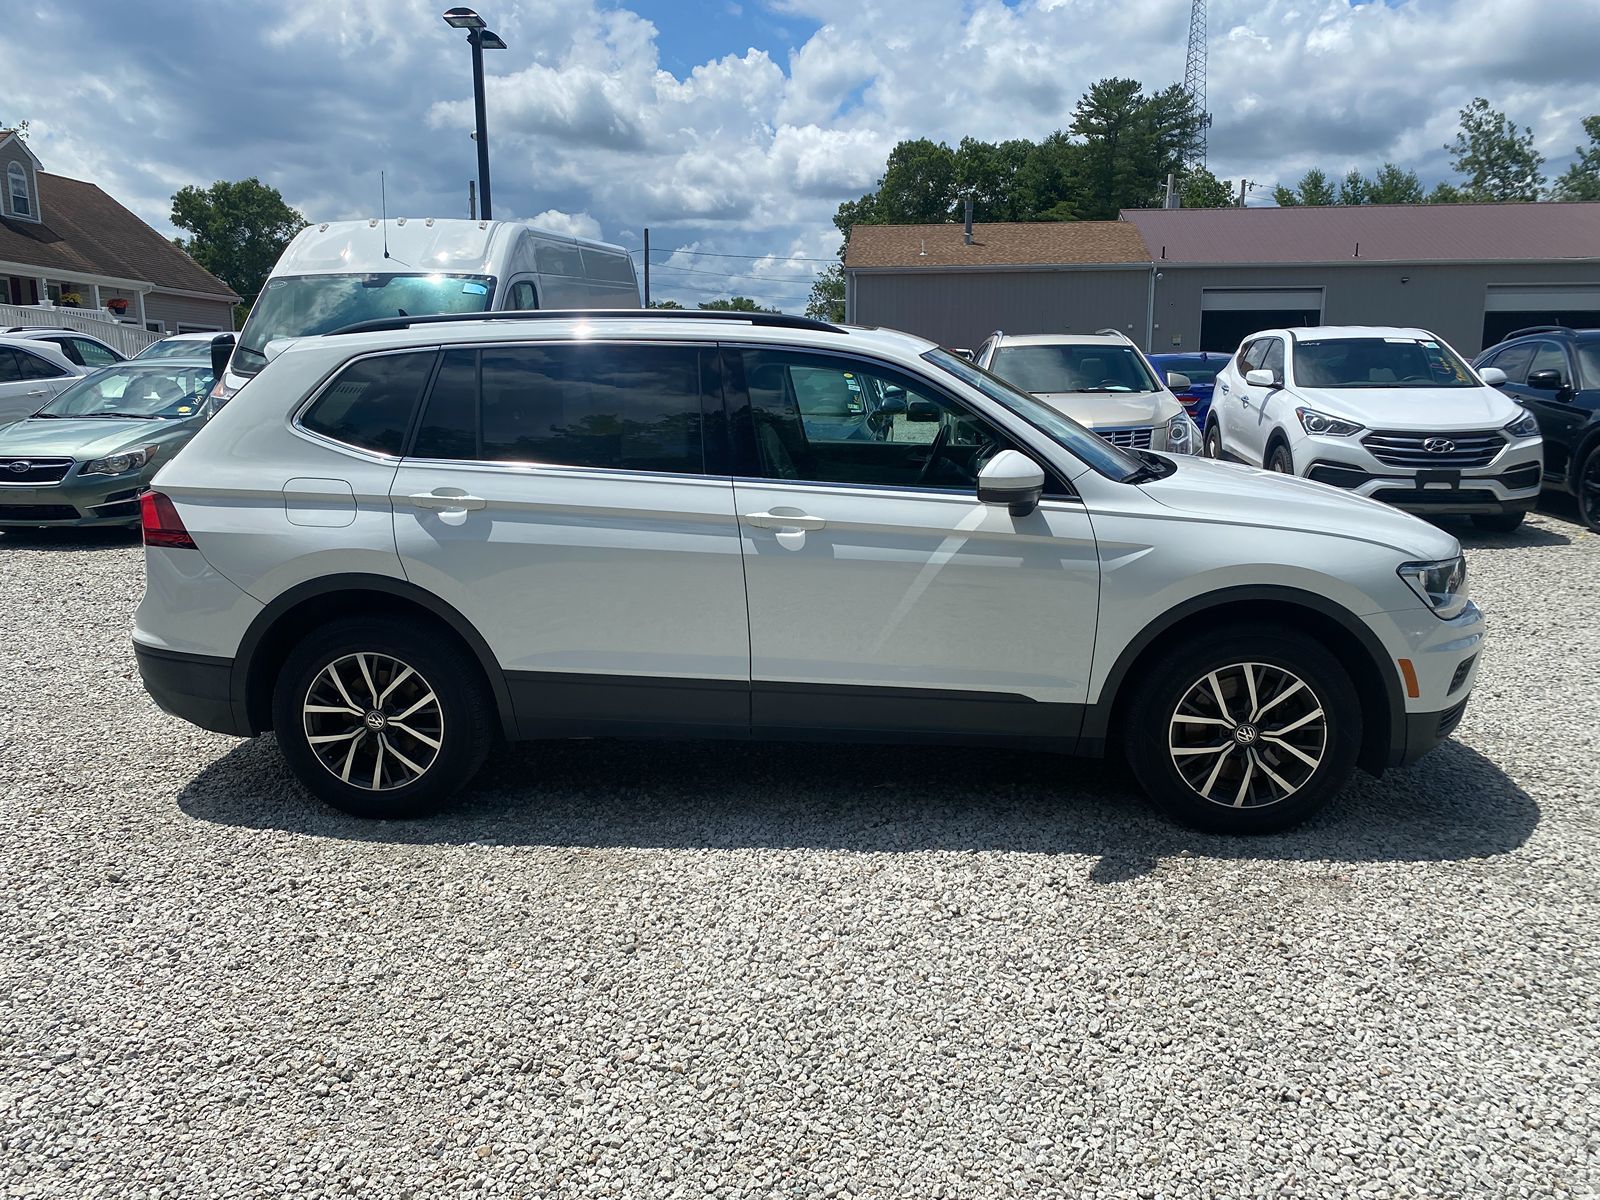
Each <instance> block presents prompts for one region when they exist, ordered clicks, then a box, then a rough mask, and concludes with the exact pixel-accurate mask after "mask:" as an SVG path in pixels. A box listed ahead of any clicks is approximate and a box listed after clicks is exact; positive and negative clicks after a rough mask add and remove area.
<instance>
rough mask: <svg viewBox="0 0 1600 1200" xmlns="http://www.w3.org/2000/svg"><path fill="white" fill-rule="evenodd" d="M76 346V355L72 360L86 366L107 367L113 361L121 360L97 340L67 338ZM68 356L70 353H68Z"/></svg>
mask: <svg viewBox="0 0 1600 1200" xmlns="http://www.w3.org/2000/svg"><path fill="white" fill-rule="evenodd" d="M68 340H69V341H71V342H72V344H73V345H74V346H75V347H76V348H77V351H78V357H77V358H75V359H73V361H74V362H82V363H83V364H84V366H86V367H109V366H111V365H112V364H113V363H117V362H121V361H122V360H121V359H119V358H118V357H117V356H116V355H115V354H113V353H111V351H109V350H107V349H106V348H105V347H104V346H102V345H101V344H100V343H99V342H91V341H90V340H89V339H88V338H70V339H68ZM68 357H69V358H70V357H71V355H68Z"/></svg>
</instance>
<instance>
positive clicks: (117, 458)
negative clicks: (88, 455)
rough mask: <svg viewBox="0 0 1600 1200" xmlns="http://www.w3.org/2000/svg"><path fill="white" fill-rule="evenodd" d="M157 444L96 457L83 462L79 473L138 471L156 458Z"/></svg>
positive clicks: (124, 472)
mask: <svg viewBox="0 0 1600 1200" xmlns="http://www.w3.org/2000/svg"><path fill="white" fill-rule="evenodd" d="M156 449H157V447H155V446H146V447H145V448H144V449H142V450H129V451H128V452H127V453H126V454H113V455H112V456H111V457H110V458H96V459H92V460H91V461H89V462H86V463H84V464H83V470H81V471H79V472H78V474H79V475H126V474H127V473H128V472H129V471H137V470H140V469H141V468H143V467H144V466H145V465H146V464H148V463H150V462H151V461H153V460H154V459H155V456H156Z"/></svg>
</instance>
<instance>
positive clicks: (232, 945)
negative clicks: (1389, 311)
mask: <svg viewBox="0 0 1600 1200" xmlns="http://www.w3.org/2000/svg"><path fill="white" fill-rule="evenodd" d="M1457 532H1458V533H1460V534H1461V536H1462V537H1463V540H1464V541H1465V542H1467V544H1468V545H1469V547H1470V550H1469V553H1470V555H1471V560H1472V569H1473V571H1474V572H1475V577H1476V583H1475V591H1476V594H1477V596H1478V598H1479V600H1480V602H1481V603H1482V604H1483V606H1484V607H1485V608H1486V609H1487V611H1488V612H1489V613H1490V617H1491V620H1492V623H1493V627H1494V629H1493V635H1494V642H1493V645H1492V648H1491V650H1490V652H1489V655H1488V657H1487V659H1486V662H1485V665H1484V668H1483V675H1482V679H1481V681H1480V683H1479V686H1478V689H1477V692H1476V695H1475V698H1474V701H1473V704H1472V706H1471V707H1470V708H1469V709H1468V711H1467V716H1466V720H1465V722H1464V724H1463V725H1462V727H1461V730H1460V732H1459V735H1458V739H1457V740H1456V741H1455V742H1453V743H1450V744H1448V745H1446V746H1444V747H1442V748H1441V749H1440V750H1438V751H1437V752H1435V753H1434V754H1433V755H1431V756H1430V757H1429V758H1427V759H1425V760H1424V761H1423V762H1422V763H1421V764H1419V765H1418V766H1417V767H1415V768H1413V769H1412V770H1410V771H1407V772H1400V773H1391V774H1390V775H1389V776H1388V777H1387V778H1385V779H1384V780H1382V781H1381V782H1374V781H1372V780H1370V779H1368V778H1366V777H1365V776H1360V777H1358V782H1357V784H1356V785H1355V786H1354V787H1353V788H1352V790H1351V791H1350V792H1349V793H1348V794H1347V795H1346V797H1345V798H1344V799H1343V800H1342V801H1341V802H1340V803H1338V804H1337V805H1336V806H1335V807H1334V808H1333V809H1331V810H1330V811H1329V812H1327V813H1326V814H1324V815H1323V816H1322V817H1321V818H1320V819H1319V820H1318V821H1317V822H1316V823H1314V824H1313V825H1311V826H1309V827H1306V828H1302V829H1301V830H1298V831H1296V832H1293V833H1290V834H1287V835H1283V836H1279V837H1271V838H1266V839H1262V840H1251V841H1230V840H1225V839H1220V838H1216V837H1210V836H1206V835H1201V834H1192V833H1188V832H1185V831H1183V830H1180V829H1177V828H1174V827H1172V826H1170V825H1168V824H1167V823H1165V822H1164V821H1163V820H1161V819H1160V818H1159V817H1157V816H1156V815H1154V814H1153V813H1152V812H1151V811H1150V810H1148V809H1147V808H1146V806H1145V804H1144V802H1143V801H1142V800H1141V799H1139V798H1138V796H1137V795H1136V794H1135V792H1134V790H1133V787H1132V784H1131V782H1130V780H1129V779H1128V778H1127V776H1126V775H1125V773H1124V772H1123V771H1122V770H1120V769H1118V768H1114V767H1111V766H1107V765H1105V764H1096V763H1083V762H1076V761H1071V760H1058V759H1051V758H1044V757H1029V756H1021V755H1016V754H1000V753H993V752H978V751H971V750H947V749H939V750H932V749H920V750H916V749H913V750H907V749H871V748H851V749H835V748H813V747H782V746H778V747H771V746H753V747H752V746H730V745H715V746H704V745H650V746H629V745H614V744H608V743H602V742H588V743H572V744H566V745H560V746H556V747H553V748H544V749H539V748H533V747H523V748H519V749H517V750H514V751H508V752H505V753H502V754H501V755H500V756H499V757H497V758H496V759H495V760H493V761H492V763H491V766H490V768H489V770H488V772H487V773H486V775H485V777H484V778H483V779H482V780H481V782H480V785H479V786H478V788H477V789H476V790H475V792H474V793H473V794H472V795H471V797H470V799H469V801H468V803H467V804H466V805H465V807H464V808H463V809H462V810H460V811H459V812H458V813H455V814H453V815H450V816H447V817H444V818H440V819H436V820H433V821H430V822H427V823H422V824H410V825H393V824H379V825H373V824H364V823H360V822H356V821H353V820H350V819H347V818H344V817H341V816H339V815H338V814H335V813H333V812H331V811H328V810H324V809H322V808H320V807H318V806H316V805H315V804H314V803H313V802H312V801H310V800H309V799H308V798H306V797H305V796H304V795H303V794H302V793H301V792H300V791H299V790H298V789H297V788H296V787H295V786H294V785H293V784H292V783H291V782H290V781H289V779H288V777H287V775H286V774H285V772H284V770H283V768H282V766H281V764H280V761H279V758H278V755H277V751H276V749H275V747H274V745H273V743H272V742H271V740H270V739H263V740H258V741H256V742H251V743H241V742H237V741H234V740H232V739H229V738H224V737H219V736H215V735H211V734H207V733H203V732H201V731H199V730H196V729H193V728H191V727H190V726H188V725H185V724H183V723H181V722H179V721H176V720H174V719H171V718H169V717H166V716H164V715H163V714H161V713H159V712H158V711H157V710H156V709H155V708H154V707H153V706H152V705H151V704H150V703H149V702H148V701H147V700H146V698H145V696H144V693H143V691H142V689H141V688H140V686H139V682H138V678H137V673H136V671H135V669H134V666H133V660H132V656H131V653H130V651H129V647H128V641H127V634H128V628H129V624H130V621H131V616H132V611H133V607H134V604H135V602H136V598H137V595H138V593H139V591H140V588H141V586H142V585H141V566H140V554H139V550H138V548H137V546H136V545H135V544H134V542H133V541H132V540H131V539H129V538H126V537H121V536H95V537H91V536H77V537H73V538H70V539H69V538H65V537H48V538H41V537H38V536H29V537H15V536H0V637H3V643H0V644H3V646H4V664H5V667H4V670H3V671H0V766H3V775H4V778H5V780H6V781H7V787H6V788H5V794H4V796H3V798H0V804H3V812H4V837H3V840H0V992H3V995H4V1002H3V1004H0V1195H6V1196H29V1197H33V1196H60V1197H72V1198H74V1200H83V1198H88V1197H117V1198H118V1200H123V1198H133V1197H155V1196H163V1197H183V1198H185V1200H187V1198H191V1197H235V1196H251V1197H281V1196H286V1195H297V1196H363V1197H366V1196H371V1197H401V1196H412V1197H418V1198H422V1197H427V1198H429V1200H432V1198H434V1197H451V1196H469V1195H470V1196H502V1195H503V1196H528V1197H533V1196H586V1195H614V1196H629V1197H640V1196H677V1195H682V1196H695V1197H699V1196H707V1195H717V1196H734V1195H748V1196H763V1197H765V1196H796V1197H808V1198H809V1197H819V1196H832V1195H837V1194H843V1195H846V1196H848V1195H857V1196H885V1197H887V1196H893V1197H916V1198H919V1200H920V1198H923V1197H973V1198H984V1200H987V1198H990V1197H1003V1196H1018V1197H1029V1198H1033V1197H1048V1196H1078V1195H1105V1196H1150V1197H1155V1196H1165V1197H1174V1198H1177V1197H1185V1198H1187V1197H1212V1196H1214V1197H1243V1196H1295V1197H1308V1198H1310V1197H1315V1198H1319V1200H1320V1198H1323V1197H1329V1196H1335V1195H1355V1194H1359V1195H1375V1196H1419V1197H1423V1196H1425V1197H1443V1196H1473V1197H1480V1196H1538V1197H1552V1196H1592V1195H1596V1194H1600V1192H1597V1188H1600V1121H1597V1112H1600V1099H1597V1096H1600V1088H1597V1082H1600V1081H1597V1067H1596V1063H1597V1060H1600V1054H1597V1052H1600V1036H1597V1030H1600V819H1597V816H1596V806H1597V796H1600V766H1597V756H1596V749H1597V747H1596V736H1595V732H1594V716H1595V710H1596V706H1597V701H1600V642H1597V639H1596V638H1595V635H1594V630H1595V629H1596V628H1597V627H1600V600H1597V593H1600V588H1597V586H1596V585H1597V584H1600V538H1596V537H1594V536H1592V535H1589V534H1587V533H1585V532H1583V531H1582V530H1581V529H1580V528H1579V527H1578V526H1576V525H1574V524H1572V523H1570V521H1568V520H1563V519H1560V518H1559V517H1551V516H1540V517H1537V518H1535V519H1534V520H1533V521H1531V522H1530V524H1529V526H1528V527H1527V528H1525V529H1524V530H1523V531H1522V532H1520V533H1519V534H1517V535H1514V536H1511V537H1504V538H1485V537H1481V536H1476V535H1474V534H1473V533H1472V532H1471V529H1470V527H1468V526H1462V527H1460V528H1459V529H1457Z"/></svg>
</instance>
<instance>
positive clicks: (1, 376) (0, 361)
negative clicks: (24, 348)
mask: <svg viewBox="0 0 1600 1200" xmlns="http://www.w3.org/2000/svg"><path fill="white" fill-rule="evenodd" d="M21 378H22V372H21V370H19V369H18V367H17V356H16V354H14V353H13V352H12V350H11V348H10V347H8V346H0V383H16V382H17V381H18V380H19V379H21Z"/></svg>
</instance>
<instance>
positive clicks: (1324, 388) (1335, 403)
mask: <svg viewBox="0 0 1600 1200" xmlns="http://www.w3.org/2000/svg"><path fill="white" fill-rule="evenodd" d="M1491 382H1493V383H1504V382H1505V376H1504V375H1503V374H1501V373H1500V372H1498V371H1495V372H1493V374H1492V375H1489V374H1486V375H1484V376H1482V377H1480V376H1479V375H1477V374H1474V373H1473V370H1472V368H1471V367H1469V366H1467V364H1466V363H1465V362H1463V361H1462V360H1461V357H1460V355H1458V354H1457V353H1456V352H1455V351H1454V350H1452V349H1451V348H1450V347H1449V346H1448V345H1447V344H1446V343H1445V341H1444V339H1442V338H1439V337H1436V336H1435V335H1433V334H1431V333H1429V332H1428V331H1427V330H1426V329H1395V328H1383V327H1377V326H1349V327H1343V326H1328V327H1322V328H1313V329H1269V330H1267V331H1266V332H1264V333H1258V334H1256V335H1255V336H1254V337H1251V338H1247V339H1246V340H1245V342H1244V344H1243V345H1241V346H1240V347H1239V352H1238V353H1237V354H1235V355H1234V356H1233V358H1232V359H1231V360H1230V361H1229V363H1228V365H1227V366H1226V367H1224V368H1223V369H1222V370H1221V371H1220V372H1218V374H1217V379H1216V391H1215V392H1214V393H1213V395H1212V398H1211V412H1210V414H1209V416H1208V417H1207V418H1206V434H1205V439H1206V441H1205V449H1206V454H1207V456H1208V457H1210V458H1231V459H1235V460H1237V461H1239V462H1245V463H1249V464H1251V465H1252V466H1265V467H1268V468H1269V469H1271V470H1274V471H1281V472H1283V473H1284V474H1286V475H1304V476H1305V477H1306V478H1308V479H1315V480H1317V481H1318V482H1319V483H1327V484H1332V485H1333V486H1335V487H1341V488H1347V489H1348V490H1350V491H1352V492H1355V493H1356V494H1358V495H1362V496H1371V497H1373V498H1375V499H1378V500H1383V501H1385V502H1387V503H1389V504H1393V505H1395V506H1396V507H1399V508H1403V509H1406V510H1407V511H1409V512H1416V513H1426V514H1445V513H1470V514H1471V515H1472V519H1473V522H1474V523H1475V524H1477V525H1478V526H1479V527H1481V528H1484V529H1488V530H1494V531H1498V532H1502V533H1508V532H1510V531H1511V530H1513V529H1515V528H1516V527H1517V526H1518V525H1520V524H1521V523H1522V518H1523V515H1524V514H1525V513H1526V512H1527V511H1528V510H1529V509H1530V508H1532V507H1533V506H1534V505H1535V504H1536V503H1538V500H1539V485H1540V477H1541V476H1542V474H1543V470H1544V448H1543V443H1542V442H1541V441H1540V440H1539V423H1538V421H1537V420H1535V419H1534V417H1533V414H1531V413H1529V412H1528V411H1527V410H1525V409H1524V408H1522V407H1521V406H1520V405H1518V404H1517V403H1516V402H1515V401H1513V400H1511V399H1510V398H1509V397H1507V396H1506V395H1504V394H1503V393H1502V392H1499V391H1497V390H1495V388H1494V387H1491V386H1489V384H1490V383H1491Z"/></svg>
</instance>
